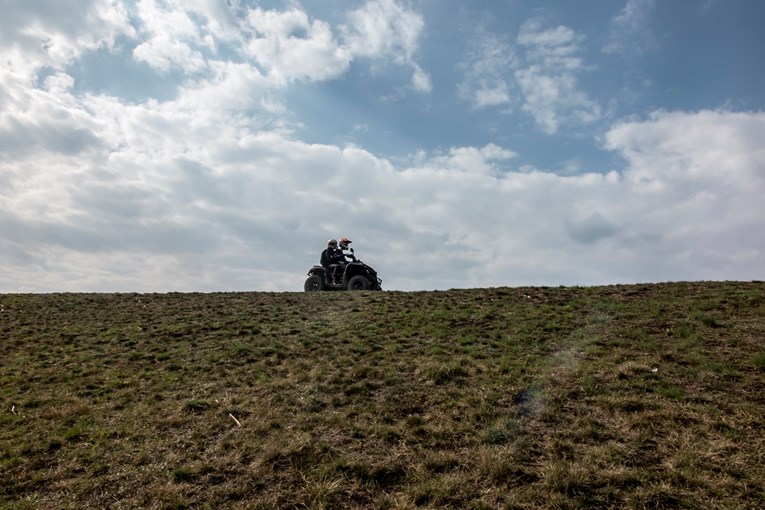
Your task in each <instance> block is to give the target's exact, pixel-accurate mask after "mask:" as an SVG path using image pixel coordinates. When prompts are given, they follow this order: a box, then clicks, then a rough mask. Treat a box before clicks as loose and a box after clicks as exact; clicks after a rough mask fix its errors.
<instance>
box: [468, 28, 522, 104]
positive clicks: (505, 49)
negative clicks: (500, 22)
mask: <svg viewBox="0 0 765 510" xmlns="http://www.w3.org/2000/svg"><path fill="white" fill-rule="evenodd" d="M514 58H515V51H514V49H513V47H512V45H511V44H510V43H509V42H507V41H505V40H503V39H502V38H500V37H497V36H494V35H488V34H483V35H481V36H480V37H479V38H478V42H477V43H475V47H474V48H473V49H471V50H470V51H469V52H468V54H467V57H466V59H465V62H463V63H462V67H463V68H464V69H465V79H464V80H463V81H462V83H460V84H459V85H458V92H459V94H460V96H461V97H462V98H463V99H465V100H467V101H468V102H470V103H471V104H472V106H473V107H474V108H486V107H492V106H500V105H507V104H510V103H511V100H512V98H511V94H510V84H509V83H508V81H509V76H510V74H511V72H512V65H513V61H514Z"/></svg>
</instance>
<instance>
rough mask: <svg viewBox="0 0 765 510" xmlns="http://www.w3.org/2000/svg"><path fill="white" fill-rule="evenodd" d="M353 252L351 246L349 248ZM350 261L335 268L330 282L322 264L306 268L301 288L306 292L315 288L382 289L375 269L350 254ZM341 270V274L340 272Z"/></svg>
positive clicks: (326, 270) (329, 276) (315, 289)
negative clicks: (334, 278)
mask: <svg viewBox="0 0 765 510" xmlns="http://www.w3.org/2000/svg"><path fill="white" fill-rule="evenodd" d="M351 254H353V248H351ZM350 257H351V258H352V259H353V261H352V262H349V263H347V264H345V266H343V267H339V268H338V269H337V273H338V274H337V279H336V282H335V283H332V278H331V275H330V271H329V270H328V269H327V268H325V267H322V266H318V265H317V266H313V267H312V268H311V269H309V270H308V278H306V281H305V284H304V285H303V289H305V291H306V292H313V291H317V290H382V287H381V285H382V280H381V279H379V278H378V277H377V271H375V270H374V269H372V268H371V267H369V266H368V265H366V264H364V263H363V262H362V261H360V260H358V259H357V258H356V257H355V256H354V255H350ZM341 271H342V275H341V274H340V272H341Z"/></svg>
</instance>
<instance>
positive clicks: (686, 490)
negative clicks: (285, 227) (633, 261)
mask: <svg viewBox="0 0 765 510" xmlns="http://www.w3.org/2000/svg"><path fill="white" fill-rule="evenodd" d="M0 353H1V354H2V361H3V368H2V371H0V405H1V406H2V407H0V508H3V509H5V508H7V509H25V508H54V509H55V508H78V509H97V508H98V509H101V508H112V509H120V508H156V509H182V508H195V509H197V508H200V509H201V508H232V509H259V508H263V509H265V508H316V509H331V508H357V509H409V508H458V509H522V508H523V509H569V508H570V509H575V508H582V509H585V508H633V509H652V508H687V509H715V508H717V509H735V508H741V509H745V508H751V509H755V508H762V507H763V506H765V435H764V434H763V433H762V431H763V430H765V391H764V390H765V285H763V284H762V283H737V282H728V283H705V282H700V283H673V284H656V285H630V286H608V287H589V288H563V287H561V288H497V289H475V290H452V291H448V292H407V293H401V292H363V293H343V294H337V293H315V294H303V293H300V294H297V293H219V294H49V295H11V294H6V295H0Z"/></svg>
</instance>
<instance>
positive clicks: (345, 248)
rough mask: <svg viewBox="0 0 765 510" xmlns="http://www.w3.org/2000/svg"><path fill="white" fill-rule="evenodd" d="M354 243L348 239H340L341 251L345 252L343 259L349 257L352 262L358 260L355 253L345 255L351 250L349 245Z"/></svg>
mask: <svg viewBox="0 0 765 510" xmlns="http://www.w3.org/2000/svg"><path fill="white" fill-rule="evenodd" d="M352 242H353V241H351V240H350V239H348V238H347V237H341V238H340V250H341V251H342V252H343V257H348V258H349V259H351V260H356V257H355V256H354V255H353V253H345V252H346V251H348V250H349V248H348V245H349V244H351V243H352Z"/></svg>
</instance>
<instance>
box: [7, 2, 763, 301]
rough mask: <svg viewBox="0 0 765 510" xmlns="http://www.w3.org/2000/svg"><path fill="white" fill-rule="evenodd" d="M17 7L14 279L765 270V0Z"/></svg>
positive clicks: (117, 285)
mask: <svg viewBox="0 0 765 510" xmlns="http://www.w3.org/2000/svg"><path fill="white" fill-rule="evenodd" d="M0 12H2V13H3V16H2V17H0V292H171V291H179V292H190V291H202V292H213V291H301V290H302V286H303V282H304V280H305V278H306V273H307V271H308V269H309V268H310V267H311V266H312V265H314V264H317V263H318V261H319V255H320V252H321V251H322V250H323V249H324V248H325V246H326V242H327V240H328V239H330V238H335V239H336V238H338V237H341V236H346V237H349V238H350V239H351V240H352V241H353V243H352V246H353V247H354V248H355V251H356V255H357V256H358V257H359V258H360V259H361V260H363V261H364V262H366V263H368V264H369V265H371V266H373V267H374V268H375V269H376V270H377V271H378V273H379V276H380V277H381V278H382V280H383V288H384V289H386V290H402V291H409V290H445V289H451V288H478V287H501V286H511V287H515V286H527V285H531V286H558V285H566V286H574V285H607V284H631V283H650V282H664V281H689V280H744V281H749V280H763V279H765V235H764V234H763V232H765V206H763V197H765V111H764V109H763V108H764V107H765V60H763V57H762V55H763V51H765V31H764V30H762V26H763V22H765V2H762V1H761V0H673V1H671V2H668V1H660V0H580V1H576V2H572V1H570V0H547V1H545V0H363V1H353V0H342V1H341V0H304V1H302V2H301V1H297V0H295V1H290V0H283V1H277V0H268V1H266V0H262V1H258V0H25V1H23V2H21V1H18V0H0Z"/></svg>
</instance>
